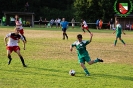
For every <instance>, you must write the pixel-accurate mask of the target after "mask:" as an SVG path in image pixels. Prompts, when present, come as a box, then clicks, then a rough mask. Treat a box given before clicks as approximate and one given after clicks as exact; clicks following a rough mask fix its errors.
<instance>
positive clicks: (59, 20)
mask: <svg viewBox="0 0 133 88" xmlns="http://www.w3.org/2000/svg"><path fill="white" fill-rule="evenodd" d="M57 22H58V28H60V22H61V19H60V18H58V20H57Z"/></svg>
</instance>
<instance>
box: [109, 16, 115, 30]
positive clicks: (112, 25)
mask: <svg viewBox="0 0 133 88" xmlns="http://www.w3.org/2000/svg"><path fill="white" fill-rule="evenodd" d="M109 24H110V29H114V21H113V18H111V19H110V21H109Z"/></svg>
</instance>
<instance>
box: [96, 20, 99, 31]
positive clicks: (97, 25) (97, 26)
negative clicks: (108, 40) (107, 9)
mask: <svg viewBox="0 0 133 88" xmlns="http://www.w3.org/2000/svg"><path fill="white" fill-rule="evenodd" d="M96 29H97V30H98V29H99V19H97V21H96Z"/></svg>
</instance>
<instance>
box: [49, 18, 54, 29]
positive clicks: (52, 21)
mask: <svg viewBox="0 0 133 88" xmlns="http://www.w3.org/2000/svg"><path fill="white" fill-rule="evenodd" d="M53 24H54V19H51V20H50V26H51V27H52V26H53Z"/></svg>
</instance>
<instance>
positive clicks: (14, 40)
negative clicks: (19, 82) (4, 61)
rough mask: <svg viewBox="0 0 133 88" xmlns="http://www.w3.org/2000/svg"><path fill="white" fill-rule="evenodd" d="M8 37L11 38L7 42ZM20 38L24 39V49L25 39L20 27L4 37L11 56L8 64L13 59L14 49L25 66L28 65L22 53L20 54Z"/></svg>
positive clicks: (8, 54) (8, 53)
mask: <svg viewBox="0 0 133 88" xmlns="http://www.w3.org/2000/svg"><path fill="white" fill-rule="evenodd" d="M7 38H9V41H8V42H7ZM19 39H21V40H22V41H23V44H24V46H23V49H24V50H25V40H24V38H23V36H22V35H20V34H19V30H18V28H15V32H13V33H9V34H7V35H6V37H5V38H4V42H5V45H6V49H7V56H8V58H9V62H8V65H9V64H10V63H11V61H12V57H11V53H12V51H14V52H16V53H17V54H18V56H19V57H20V60H21V62H22V64H23V67H27V66H26V65H25V62H24V59H23V57H22V55H21V54H20V47H19V46H18V40H19Z"/></svg>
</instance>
